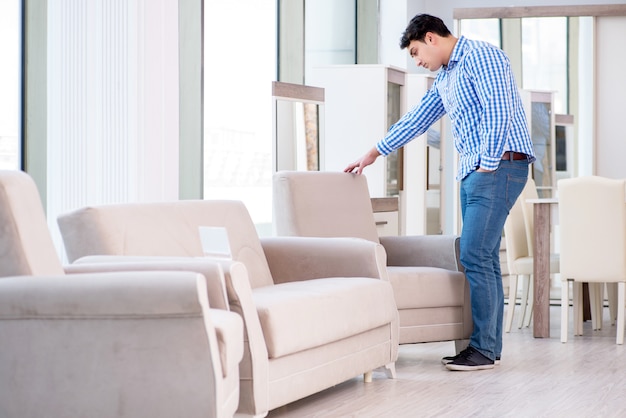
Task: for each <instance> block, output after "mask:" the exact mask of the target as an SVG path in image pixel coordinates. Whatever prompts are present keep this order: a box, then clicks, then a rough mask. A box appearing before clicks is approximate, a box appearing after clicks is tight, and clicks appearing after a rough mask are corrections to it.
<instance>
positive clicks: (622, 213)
mask: <svg viewBox="0 0 626 418" xmlns="http://www.w3.org/2000/svg"><path fill="white" fill-rule="evenodd" d="M625 185H626V181H625V180H615V179H608V178H603V177H597V176H589V177H576V178H572V179H563V180H559V182H558V195H559V225H560V237H561V242H560V245H561V250H560V252H561V276H562V278H563V279H564V280H566V279H575V280H577V281H586V282H608V281H620V280H623V279H624V277H626V191H625ZM621 308H623V307H620V309H621Z"/></svg>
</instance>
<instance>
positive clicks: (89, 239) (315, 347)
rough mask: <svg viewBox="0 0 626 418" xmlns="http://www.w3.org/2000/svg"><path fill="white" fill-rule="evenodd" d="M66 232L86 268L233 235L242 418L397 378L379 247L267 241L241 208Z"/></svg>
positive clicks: (138, 214) (143, 207)
mask: <svg viewBox="0 0 626 418" xmlns="http://www.w3.org/2000/svg"><path fill="white" fill-rule="evenodd" d="M58 223H59V226H60V229H61V232H62V235H63V239H64V242H65V246H66V249H67V254H68V256H69V258H70V260H71V261H74V260H77V261H76V262H78V263H80V262H82V261H84V260H91V261H94V260H99V261H102V260H106V259H107V258H108V257H113V259H119V257H120V256H126V257H128V256H130V257H133V259H137V258H138V259H142V258H143V257H154V256H160V257H163V256H170V257H195V258H197V257H202V256H203V249H202V245H201V240H200V236H199V227H202V226H206V227H222V228H225V230H226V231H227V235H228V241H229V246H230V253H231V255H232V260H229V261H223V262H222V263H223V266H224V270H225V273H226V287H227V292H228V299H229V304H230V307H231V309H232V310H234V311H236V312H238V313H239V314H241V316H242V317H243V319H244V323H245V354H244V360H243V361H242V363H241V366H240V379H241V382H240V391H241V396H240V402H239V409H238V412H239V413H241V414H245V415H254V416H264V415H265V414H267V412H268V411H269V410H272V409H275V408H277V407H279V406H282V405H285V404H287V403H290V402H292V401H295V400H297V399H300V398H303V397H306V396H308V395H311V394H313V393H316V392H318V391H320V390H323V389H326V388H328V387H331V386H333V385H336V384H338V383H341V382H343V381H345V380H348V379H350V378H353V377H355V376H358V375H360V374H362V373H365V375H366V377H365V379H366V380H369V379H370V378H371V371H372V370H374V369H376V368H379V367H383V366H386V367H387V369H386V370H387V371H388V373H389V374H390V375H392V376H393V373H394V362H395V360H396V358H397V343H398V328H397V327H398V319H397V311H396V307H395V301H394V298H393V290H392V288H391V285H390V283H389V281H388V280H387V276H386V270H385V268H384V262H385V253H384V250H383V249H382V247H381V246H380V245H378V244H374V243H372V242H369V241H366V240H359V239H347V238H346V239H320V238H265V239H263V240H260V239H259V238H258V236H257V233H256V230H255V227H254V225H253V223H252V220H251V219H250V216H249V214H248V212H247V209H246V208H245V206H244V205H243V203H241V202H236V201H180V202H172V203H154V204H127V205H109V206H100V207H88V208H83V209H79V210H77V211H74V212H72V213H69V214H65V215H63V216H61V217H59V219H58ZM90 255H91V256H90ZM85 257H86V258H85ZM81 258H82V259H81Z"/></svg>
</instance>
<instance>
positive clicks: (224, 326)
mask: <svg viewBox="0 0 626 418" xmlns="http://www.w3.org/2000/svg"><path fill="white" fill-rule="evenodd" d="M209 312H210V313H209V315H210V320H211V322H212V323H213V326H214V327H215V334H216V336H217V345H218V349H219V351H220V363H221V365H222V377H227V376H228V372H229V371H236V372H238V371H239V362H240V361H241V359H242V358H243V320H242V319H241V316H239V315H238V314H236V313H234V312H229V311H225V310H222V309H210V310H209Z"/></svg>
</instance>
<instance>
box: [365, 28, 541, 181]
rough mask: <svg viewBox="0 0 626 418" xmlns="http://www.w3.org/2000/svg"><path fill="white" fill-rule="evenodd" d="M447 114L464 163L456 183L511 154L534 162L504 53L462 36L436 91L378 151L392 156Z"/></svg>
mask: <svg viewBox="0 0 626 418" xmlns="http://www.w3.org/2000/svg"><path fill="white" fill-rule="evenodd" d="M446 113H447V114H448V115H449V117H450V120H451V121H452V135H453V137H454V146H455V148H456V150H457V151H458V153H459V157H460V159H459V169H458V173H457V177H456V178H457V180H462V179H464V178H465V177H466V176H467V175H468V174H469V173H471V172H472V171H474V170H476V169H477V168H478V167H481V168H484V169H486V170H495V169H496V168H498V165H499V164H500V160H501V159H502V155H503V154H504V153H505V152H506V151H515V152H520V153H523V154H526V155H528V156H530V161H531V162H532V161H534V160H535V157H534V152H533V145H532V141H531V139H530V135H529V133H528V124H527V122H526V115H525V113H524V107H523V105H522V100H521V98H520V95H519V90H518V88H517V85H516V83H515V79H514V77H513V72H512V71H511V65H510V62H509V59H508V57H507V56H506V54H505V53H504V52H503V51H502V50H501V49H499V48H496V47H495V46H493V45H491V44H488V43H486V42H480V41H472V40H469V39H467V38H465V37H463V36H461V37H460V38H459V40H458V41H457V43H456V45H455V47H454V49H453V50H452V54H451V55H450V60H449V62H448V65H447V66H444V67H442V69H441V70H440V71H439V72H438V73H437V76H436V78H435V82H434V84H433V86H432V88H431V89H430V90H428V92H427V93H426V94H425V95H424V97H423V98H422V100H421V102H420V103H419V104H418V105H417V106H416V107H414V108H413V109H412V110H410V111H409V112H407V113H406V114H405V115H404V116H403V117H402V118H400V120H399V121H398V122H396V123H395V124H394V125H393V126H391V128H389V132H388V133H387V135H386V136H385V138H383V139H382V140H380V142H378V144H376V149H377V150H378V152H379V153H381V154H382V155H389V153H391V152H392V151H394V150H396V149H398V148H400V147H402V146H403V145H405V144H406V143H407V142H409V141H411V140H412V139H414V138H415V137H417V136H419V135H422V134H423V133H424V132H426V130H427V129H428V128H429V127H430V126H431V125H432V124H433V123H435V122H436V121H437V120H439V119H440V118H441V117H442V116H443V115H444V114H446Z"/></svg>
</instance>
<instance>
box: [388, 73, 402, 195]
mask: <svg viewBox="0 0 626 418" xmlns="http://www.w3.org/2000/svg"><path fill="white" fill-rule="evenodd" d="M401 116H402V115H401V114H400V85H399V84H395V83H387V129H389V128H390V127H391V125H393V124H394V123H396V122H397V121H398V119H400V117H401ZM403 160H404V157H403V152H402V148H400V149H397V150H395V151H393V152H392V153H391V154H389V155H388V156H387V159H386V162H387V196H398V195H399V194H400V190H402V171H403V167H402V161H403Z"/></svg>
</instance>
